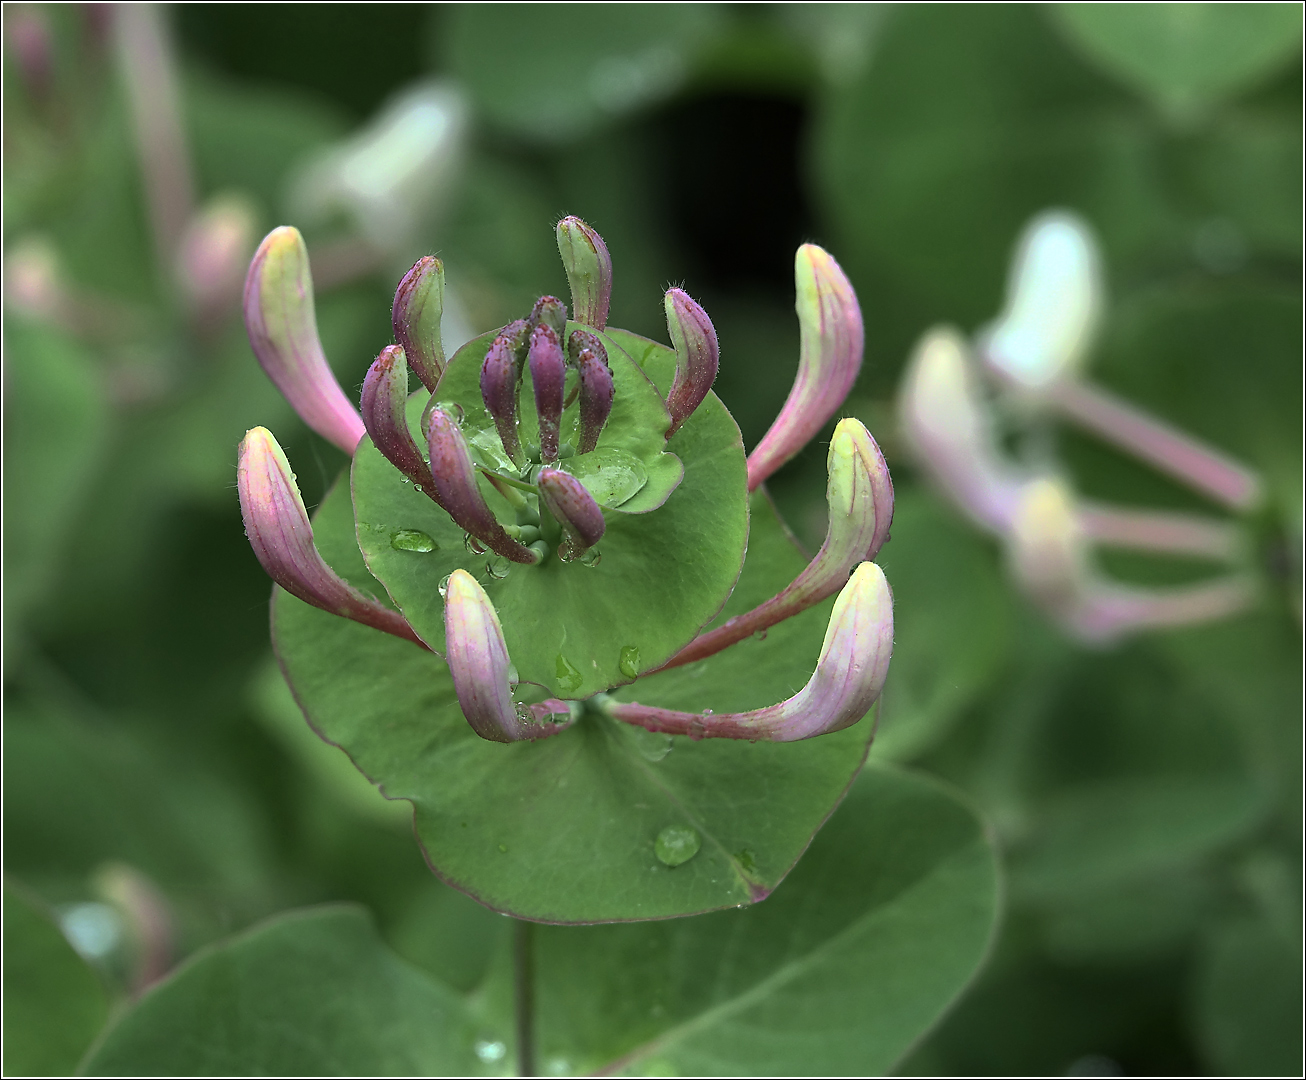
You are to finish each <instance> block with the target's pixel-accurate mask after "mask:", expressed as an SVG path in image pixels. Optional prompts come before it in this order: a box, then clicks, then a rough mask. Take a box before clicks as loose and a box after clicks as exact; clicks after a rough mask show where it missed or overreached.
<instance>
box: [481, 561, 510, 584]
mask: <svg viewBox="0 0 1306 1080" xmlns="http://www.w3.org/2000/svg"><path fill="white" fill-rule="evenodd" d="M511 569H512V563H511V561H509V560H508V559H505V558H504V557H503V556H502V555H496V556H495V557H494V558H493V559H491V560H490V561H489V562H487V563H486V564H485V572H486V573H487V574H489V575H490V577H492V578H494V580H495V581H502V580H503V579H504V578H506V577H507V576H508V571H509V570H511Z"/></svg>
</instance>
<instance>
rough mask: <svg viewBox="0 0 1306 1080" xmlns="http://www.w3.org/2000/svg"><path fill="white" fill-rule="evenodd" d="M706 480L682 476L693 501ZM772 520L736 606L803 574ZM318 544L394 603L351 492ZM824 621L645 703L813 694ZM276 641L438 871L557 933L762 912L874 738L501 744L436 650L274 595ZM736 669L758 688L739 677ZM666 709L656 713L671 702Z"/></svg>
mask: <svg viewBox="0 0 1306 1080" xmlns="http://www.w3.org/2000/svg"><path fill="white" fill-rule="evenodd" d="M696 415H697V414H696ZM689 427H690V425H689V424H687V425H686V428H685V429H687V428H689ZM685 429H682V431H683V430H685ZM692 460H693V455H692V454H686V461H687V462H689V461H692ZM692 481H693V474H692V470H691V469H688V468H687V469H686V479H685V483H684V484H683V485H682V487H681V488H680V489H679V490H680V491H681V492H683V491H684V490H685V489H686V488H688V487H689V485H690V484H691V482H692ZM678 493H679V492H678ZM671 505H672V504H670V503H669V504H668V509H669V508H670V506H671ZM764 506H765V504H764V503H763V504H761V505H759V506H756V507H755V519H754V528H753V535H752V538H751V540H750V545H749V552H750V558H749V560H748V563H747V565H746V566H745V568H744V572H743V574H742V576H741V578H740V583H739V587H738V589H737V590H736V593H735V596H734V597H732V599H731V605H746V606H750V607H751V606H752V605H753V604H755V603H757V602H758V600H759V599H762V598H765V597H766V596H770V595H773V594H774V593H775V592H777V591H778V590H779V589H781V588H783V587H784V586H785V585H787V584H788V583H789V582H790V581H791V580H792V579H793V577H794V575H795V574H796V573H797V571H798V570H799V569H801V568H802V566H803V565H804V564H805V562H806V560H805V559H804V558H803V556H802V555H801V554H800V553H799V552H798V551H797V550H796V549H795V548H793V547H792V546H791V545H790V543H789V541H788V540H787V539H786V538H785V536H784V533H783V527H782V526H781V525H780V523H779V522H778V520H777V519H775V517H774V516H773V515H772V514H770V513H764V512H763V508H764ZM659 513H660V512H659ZM657 516H658V514H656V513H655V514H653V515H649V516H648V517H647V518H644V519H630V520H646V521H656V520H657ZM314 533H315V536H316V538H317V542H318V546H319V549H320V550H321V551H322V554H323V556H324V558H326V559H327V561H328V562H329V563H330V564H331V565H332V566H333V567H335V569H336V570H337V571H338V572H339V573H341V574H343V575H344V576H345V577H346V578H348V579H349V580H350V581H352V582H354V583H355V584H356V585H358V586H359V587H360V588H364V589H367V588H371V589H372V591H374V592H378V593H379V592H380V589H379V587H378V584H377V582H376V581H375V579H373V578H371V577H370V576H369V575H368V573H367V570H366V568H365V567H364V565H363V561H362V556H361V554H360V553H359V550H358V547H357V545H356V544H355V542H354V533H353V524H352V521H351V518H350V507H349V502H348V496H347V492H346V490H345V488H344V487H343V485H338V486H337V487H336V489H335V490H334V491H333V492H332V494H331V495H330V496H329V497H328V498H327V500H326V501H325V502H324V503H323V505H322V507H321V509H320V510H319V511H318V513H317V517H316V518H315V521H314ZM414 557H417V558H420V557H422V556H420V555H415V556H414ZM578 569H579V568H578ZM733 610H734V608H732V607H729V606H728V607H727V608H726V612H725V614H726V615H728V614H730V613H732V611H733ZM826 612H828V607H822V608H819V609H813V610H812V611H811V612H808V613H805V614H804V615H802V616H799V617H798V618H797V619H794V620H792V625H793V629H792V630H790V629H789V627H790V625H791V624H784V625H782V626H781V627H777V628H775V630H773V631H772V634H771V637H772V638H774V639H775V640H774V641H767V642H764V643H763V642H743V643H741V644H740V645H737V646H735V647H734V648H733V649H731V650H728V651H727V652H726V653H723V654H722V655H721V657H720V658H719V659H714V660H711V661H708V662H707V664H708V665H717V664H722V665H725V666H723V667H721V668H720V671H721V674H720V675H719V676H713V677H700V676H697V675H696V667H697V666H695V667H690V668H687V669H679V672H672V673H669V674H667V675H663V676H658V677H657V679H655V680H650V681H649V683H648V684H641V685H640V687H639V689H640V691H641V695H642V691H643V690H644V686H645V685H647V686H648V687H649V688H650V692H651V691H652V689H653V687H654V686H655V685H656V686H661V687H663V688H664V689H665V688H666V687H668V686H673V685H674V686H676V687H678V688H679V689H677V690H676V694H678V695H679V697H678V698H677V700H680V701H683V703H684V705H685V706H686V707H691V708H704V707H715V708H718V709H726V708H736V707H742V708H747V707H752V706H754V705H759V704H770V703H773V702H774V701H776V700H778V697H783V696H785V695H786V694H788V693H791V692H792V691H793V690H794V689H797V688H798V687H800V686H802V684H803V683H804V682H805V681H806V679H807V676H808V674H809V673H810V671H811V670H812V666H813V665H814V663H815V660H816V656H817V654H818V652H819V649H820V642H821V637H822V629H823V626H824V620H825V617H826ZM506 626H507V620H506V619H505V628H506ZM782 631H783V633H782ZM788 634H791V635H792V636H786V635H788ZM273 635H274V639H275V643H276V647H277V654H278V656H279V658H280V660H281V662H282V665H283V667H284V669H285V671H286V674H287V677H288V679H289V681H290V684H291V686H292V688H293V689H294V691H295V696H296V698H297V699H298V701H299V703H300V705H301V707H303V709H304V710H305V713H306V715H307V716H308V718H309V720H310V722H311V723H312V724H313V725H314V727H315V728H316V729H317V730H318V731H319V732H320V733H321V734H322V736H323V737H324V738H326V739H328V740H329V741H331V742H334V743H336V744H337V745H339V746H341V747H343V748H344V749H345V751H346V752H347V753H348V754H349V756H350V757H351V758H352V759H353V761H354V762H355V764H356V765H357V766H358V767H359V768H360V769H361V770H362V771H363V772H364V773H365V774H366V775H367V776H369V777H370V778H371V779H372V780H374V781H375V782H377V783H378V784H379V785H380V786H381V788H382V790H383V792H384V793H385V794H386V795H387V796H389V797H390V798H401V799H410V800H412V802H413V804H414V807H415V809H416V823H417V833H418V838H419V840H420V842H421V844H422V846H423V848H424V850H425V852H426V855H427V859H428V861H429V862H430V863H431V865H432V866H433V867H434V868H435V870H436V872H437V873H439V875H440V876H441V877H442V878H444V879H445V880H446V881H448V882H450V883H451V884H454V885H456V886H457V887H458V888H460V889H462V890H464V891H465V892H468V893H470V894H471V895H473V896H475V897H476V898H477V899H479V900H480V901H481V902H482V903H484V904H486V905H488V906H490V907H493V908H496V909H498V910H505V911H510V912H512V913H514V914H517V915H521V916H523V917H526V918H532V919H539V920H545V921H550V922H598V921H606V920H615V919H649V918H664V917H667V916H672V915H684V914H690V913H693V912H699V911H705V910H710V909H714V908H721V907H729V906H734V905H739V904H747V903H750V902H752V901H754V900H757V899H760V898H761V897H763V896H765V895H766V894H767V893H768V892H770V891H771V890H772V889H774V888H775V886H776V885H777V884H778V883H779V882H780V880H781V879H782V878H783V877H784V876H785V874H786V873H788V871H789V869H790V868H791V867H792V866H793V864H794V862H795V861H796V860H797V859H798V857H799V855H801V854H802V851H803V849H804V848H805V847H806V846H807V844H808V842H809V840H810V838H811V836H812V833H813V832H814V831H815V830H816V829H817V828H819V827H820V825H821V823H822V822H823V821H824V820H825V818H826V817H827V816H828V814H829V813H830V811H831V809H832V808H833V807H834V805H835V804H836V803H837V802H838V801H839V799H840V798H841V796H842V794H843V792H844V791H845V789H846V788H847V786H848V783H849V781H850V780H851V779H852V777H853V775H854V774H855V773H856V771H857V768H858V766H859V764H860V763H861V761H862V759H863V757H864V756H865V753H866V744H867V741H868V740H869V738H870V733H871V725H870V723H869V722H867V721H863V722H862V723H861V724H857V725H854V726H853V727H851V728H847V729H845V730H844V731H841V732H836V733H835V734H833V735H826V736H822V737H821V738H818V739H812V740H809V741H806V742H802V743H796V744H776V743H758V744H750V743H740V742H734V741H731V740H725V739H719V740H718V739H712V740H706V741H703V742H697V743H696V742H693V741H691V740H689V739H686V738H675V739H672V738H671V737H669V736H658V735H650V734H649V733H647V732H645V731H643V729H641V728H634V727H631V726H629V725H626V724H621V723H618V722H615V721H612V720H608V719H606V718H604V717H602V716H599V715H595V714H593V713H587V714H586V715H585V716H584V717H582V719H581V720H579V721H578V722H577V723H576V724H574V725H573V726H572V727H571V728H570V729H569V730H567V731H565V732H563V733H561V734H559V735H556V736H553V737H551V738H548V739H543V740H540V741H538V742H533V743H514V744H510V745H503V744H498V743H489V742H486V741H484V740H482V739H480V738H478V737H477V736H476V735H475V734H474V733H473V732H472V730H471V728H470V727H469V726H468V724H467V722H466V720H465V719H464V718H463V716H462V713H461V712H460V711H459V709H458V704H457V700H456V698H455V695H454V692H453V687H452V684H451V682H450V680H449V676H448V672H447V669H446V668H445V666H444V664H443V662H442V661H440V660H439V658H437V657H435V656H433V655H432V654H431V653H428V652H425V651H423V650H421V649H419V648H417V647H415V646H414V645H412V644H410V643H408V642H405V641H402V640H400V639H398V638H393V637H389V636H387V635H385V634H381V633H378V632H377V631H375V630H372V629H370V628H368V627H364V626H361V625H359V624H357V623H352V622H349V621H347V620H345V619H340V618H337V617H335V616H333V615H329V614H327V613H325V612H322V611H319V610H318V609H316V608H312V607H309V606H308V605H306V604H304V603H302V602H301V601H299V600H296V599H295V598H293V597H291V596H289V595H287V594H285V593H282V592H280V591H279V590H278V591H277V593H276V598H275V600H274V614H273ZM764 645H765V646H769V647H768V648H763V646H764ZM736 650H739V651H738V652H737V651H736ZM748 650H751V653H750V652H749V651H748ZM750 656H751V657H753V658H754V659H752V660H751V661H750V660H749V657H750ZM740 663H742V664H744V665H745V669H746V673H747V678H746V679H744V680H740V679H737V678H736V675H735V673H736V672H738V671H739V670H740V668H739V667H737V666H735V665H738V664H740ZM658 695H659V696H658V700H659V702H660V703H661V702H662V701H663V698H670V697H672V696H674V695H673V694H672V693H671V692H670V691H669V690H668V691H667V692H666V693H663V692H662V691H659V692H658ZM773 695H775V696H773ZM666 703H671V702H666ZM670 825H681V826H688V827H690V828H693V829H694V830H695V831H697V832H698V833H700V835H701V836H702V838H703V845H702V849H701V850H700V851H699V853H698V854H697V855H696V856H694V858H692V859H690V860H689V861H688V862H686V863H684V864H683V865H682V866H678V867H676V868H674V869H671V868H669V867H667V866H666V865H665V864H663V863H662V862H661V861H660V860H659V859H658V858H657V855H656V852H655V847H654V845H655V841H656V838H657V836H658V834H659V833H660V832H661V831H662V830H663V829H665V828H667V827H668V826H670Z"/></svg>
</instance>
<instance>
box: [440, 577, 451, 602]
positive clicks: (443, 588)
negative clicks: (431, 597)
mask: <svg viewBox="0 0 1306 1080" xmlns="http://www.w3.org/2000/svg"><path fill="white" fill-rule="evenodd" d="M451 577H453V575H452V574H445V575H444V577H442V578H441V579H440V585H439V589H440V596H441V597H444V596H448V595H449V579H450V578H451Z"/></svg>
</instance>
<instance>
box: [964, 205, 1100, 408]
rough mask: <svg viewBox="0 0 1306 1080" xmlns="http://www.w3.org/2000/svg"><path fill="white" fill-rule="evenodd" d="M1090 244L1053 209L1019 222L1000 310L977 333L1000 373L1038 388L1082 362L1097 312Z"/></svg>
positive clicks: (1095, 263) (1079, 226)
mask: <svg viewBox="0 0 1306 1080" xmlns="http://www.w3.org/2000/svg"><path fill="white" fill-rule="evenodd" d="M1101 297H1102V283H1101V268H1100V266H1099V260H1098V254H1097V245H1096V244H1095V243H1094V241H1093V235H1092V233H1091V232H1090V231H1089V228H1088V226H1087V225H1086V224H1085V223H1084V222H1083V221H1082V220H1081V219H1080V218H1078V217H1076V216H1075V215H1074V214H1070V213H1067V212H1065V211H1061V210H1054V211H1050V212H1048V213H1044V214H1040V215H1039V216H1038V217H1036V218H1035V219H1034V220H1033V221H1031V222H1030V223H1029V225H1028V226H1027V227H1026V229H1025V232H1024V234H1023V235H1022V236H1021V238H1020V242H1019V244H1018V246H1017V248H1016V255H1015V258H1014V259H1013V260H1012V264H1011V274H1010V277H1009V278H1008V279H1007V302H1006V308H1005V309H1004V310H1003V312H1002V314H1001V315H1000V316H999V317H998V319H997V321H996V322H994V323H993V324H991V325H990V326H989V327H988V328H986V329H985V330H984V331H982V332H981V334H980V346H979V351H980V354H981V355H982V356H983V357H984V359H985V361H986V362H987V363H988V364H989V366H990V367H991V368H993V370H994V371H995V372H997V373H998V374H999V375H1001V376H1003V377H1004V378H1006V379H1008V380H1010V381H1011V382H1012V383H1014V384H1015V385H1016V386H1018V387H1020V388H1022V389H1025V390H1035V391H1036V390H1041V389H1043V388H1044V387H1047V386H1049V385H1051V384H1052V383H1054V382H1056V381H1058V380H1059V379H1061V378H1063V377H1065V376H1068V375H1073V374H1074V373H1075V372H1076V371H1078V370H1079V368H1080V367H1081V366H1082V363H1083V360H1084V357H1085V355H1086V354H1087V351H1088V346H1089V342H1090V341H1091V339H1092V335H1093V331H1094V330H1095V328H1096V326H1097V320H1098V315H1099V313H1100V309H1101V302H1102V301H1101Z"/></svg>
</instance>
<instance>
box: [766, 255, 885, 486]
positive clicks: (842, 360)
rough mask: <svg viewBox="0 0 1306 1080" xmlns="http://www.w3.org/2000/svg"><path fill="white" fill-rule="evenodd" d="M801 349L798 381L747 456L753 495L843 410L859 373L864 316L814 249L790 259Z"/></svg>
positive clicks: (843, 279) (834, 267) (836, 271)
mask: <svg viewBox="0 0 1306 1080" xmlns="http://www.w3.org/2000/svg"><path fill="white" fill-rule="evenodd" d="M794 284H795V286H796V288H797V293H798V298H797V301H796V302H795V305H794V306H795V308H796V310H797V311H798V326H799V330H800V332H801V341H802V348H801V354H800V356H799V360H798V375H797V377H796V378H795V379H794V385H793V389H792V390H790V391H789V397H788V398H787V399H786V400H785V403H784V408H782V409H781V410H780V415H779V416H778V417H777V418H776V421H775V423H774V424H772V425H771V429H770V430H769V431H768V432H767V433H766V434H765V435H764V436H763V437H762V441H761V442H760V443H758V444H757V446H756V447H755V448H754V450H753V452H752V453H751V454H749V455H748V490H749V491H752V490H753V489H754V488H756V487H757V486H758V485H759V484H760V483H762V482H763V481H764V480H765V479H766V478H767V477H768V476H770V475H771V474H772V473H773V472H775V471H776V469H778V468H780V466H781V465H783V464H784V463H785V462H786V461H788V460H789V459H790V458H791V457H793V456H794V455H795V454H796V453H798V451H799V450H801V449H802V448H803V447H804V446H806V445H807V443H808V441H809V440H810V439H811V438H812V436H813V435H815V434H816V433H817V432H818V431H820V430H821V428H822V426H823V425H824V424H825V422H826V421H827V420H829V419H830V417H832V416H833V415H834V414H835V413H836V412H837V411H838V409H839V406H840V405H842V404H843V402H844V399H845V398H846V397H847V396H848V391H849V390H851V389H852V387H853V383H854V382H856V381H857V373H858V372H859V371H861V368H862V346H863V331H862V311H861V308H860V307H859V306H858V304H857V294H856V293H854V292H853V287H852V284H851V283H850V282H849V281H848V278H847V276H846V275H845V274H844V272H843V270H841V269H840V267H839V264H838V263H837V262H835V261H834V259H833V258H832V257H831V256H830V255H829V254H828V253H827V252H826V251H823V250H822V249H821V248H819V247H817V246H816V245H815V244H804V245H803V246H802V247H800V248H799V249H798V254H797V255H796V256H795V258H794Z"/></svg>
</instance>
